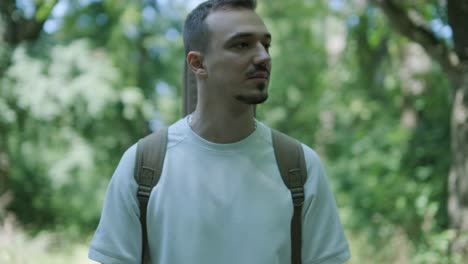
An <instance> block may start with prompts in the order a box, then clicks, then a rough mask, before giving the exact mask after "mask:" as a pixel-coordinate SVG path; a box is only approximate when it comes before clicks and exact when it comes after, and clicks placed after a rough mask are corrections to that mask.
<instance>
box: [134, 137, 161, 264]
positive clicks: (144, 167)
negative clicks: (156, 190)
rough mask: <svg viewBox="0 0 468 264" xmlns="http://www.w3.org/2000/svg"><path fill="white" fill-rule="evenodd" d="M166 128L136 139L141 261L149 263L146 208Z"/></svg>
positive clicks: (159, 171)
mask: <svg viewBox="0 0 468 264" xmlns="http://www.w3.org/2000/svg"><path fill="white" fill-rule="evenodd" d="M166 147H167V128H163V129H160V130H158V131H156V132H155V133H152V134H150V135H148V136H146V137H144V138H142V139H140V140H139V141H138V144H137V155H136V161H135V162H136V163H135V176H134V177H135V180H136V182H137V183H138V192H137V197H138V203H139V207H140V223H141V232H142V233H141V234H142V256H141V259H142V262H141V263H143V264H145V263H149V245H148V234H147V229H146V208H147V206H148V200H149V197H150V194H151V190H152V189H153V187H154V186H155V185H156V184H157V183H158V181H159V178H160V177H161V172H162V168H163V164H164V157H165V156H166Z"/></svg>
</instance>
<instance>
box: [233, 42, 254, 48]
mask: <svg viewBox="0 0 468 264" xmlns="http://www.w3.org/2000/svg"><path fill="white" fill-rule="evenodd" d="M249 46H250V44H249V43H248V42H246V41H243V42H239V43H236V44H234V46H233V47H234V48H236V49H246V48H248V47H249Z"/></svg>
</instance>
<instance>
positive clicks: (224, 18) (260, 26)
mask: <svg viewBox="0 0 468 264" xmlns="http://www.w3.org/2000/svg"><path fill="white" fill-rule="evenodd" d="M206 23H207V25H208V29H209V31H210V33H211V36H212V39H213V40H215V41H224V40H227V39H228V38H229V37H230V36H233V35H236V34H239V33H249V34H253V35H258V36H261V37H263V36H265V35H269V32H268V29H267V27H266V26H265V23H264V22H263V20H262V19H261V18H260V16H258V15H257V13H255V12H254V11H252V10H249V9H227V10H216V11H214V12H212V13H210V14H209V15H208V17H207V18H206Z"/></svg>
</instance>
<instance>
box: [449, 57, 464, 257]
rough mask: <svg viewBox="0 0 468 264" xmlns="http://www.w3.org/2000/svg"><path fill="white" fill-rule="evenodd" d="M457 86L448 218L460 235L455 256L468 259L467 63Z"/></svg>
mask: <svg viewBox="0 0 468 264" xmlns="http://www.w3.org/2000/svg"><path fill="white" fill-rule="evenodd" d="M462 68H463V69H464V70H463V71H461V72H460V75H461V76H460V78H459V79H458V82H457V83H455V84H454V85H456V88H455V90H454V96H453V105H452V115H451V137H452V138H451V144H452V146H451V147H452V164H451V168H450V174H449V186H448V188H449V201H448V209H449V217H450V223H451V225H452V227H453V228H454V229H455V230H456V231H457V234H456V239H455V241H454V243H453V244H452V249H453V250H454V252H459V253H463V254H465V255H468V63H464V64H463V65H462Z"/></svg>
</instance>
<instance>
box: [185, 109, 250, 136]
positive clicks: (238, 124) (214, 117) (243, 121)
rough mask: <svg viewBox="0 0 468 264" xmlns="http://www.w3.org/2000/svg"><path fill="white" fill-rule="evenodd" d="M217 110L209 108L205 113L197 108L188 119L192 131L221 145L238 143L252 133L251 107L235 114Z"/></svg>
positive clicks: (204, 110)
mask: <svg viewBox="0 0 468 264" xmlns="http://www.w3.org/2000/svg"><path fill="white" fill-rule="evenodd" d="M217 110H218V109H212V108H210V109H209V111H207V110H206V109H204V108H203V107H198V106H197V109H196V110H195V112H193V113H192V115H191V117H190V118H189V119H190V120H189V125H190V127H191V128H192V130H193V131H194V132H195V133H197V134H198V135H199V136H200V137H202V138H204V139H206V140H208V141H211V142H214V143H221V144H227V143H234V142H237V141H240V140H242V139H244V138H246V137H248V136H249V135H250V134H251V133H253V132H254V130H255V128H256V124H255V119H254V112H253V111H254V110H253V106H246V107H245V109H243V111H235V112H234V111H226V109H219V111H217ZM223 110H224V111H223Z"/></svg>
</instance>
